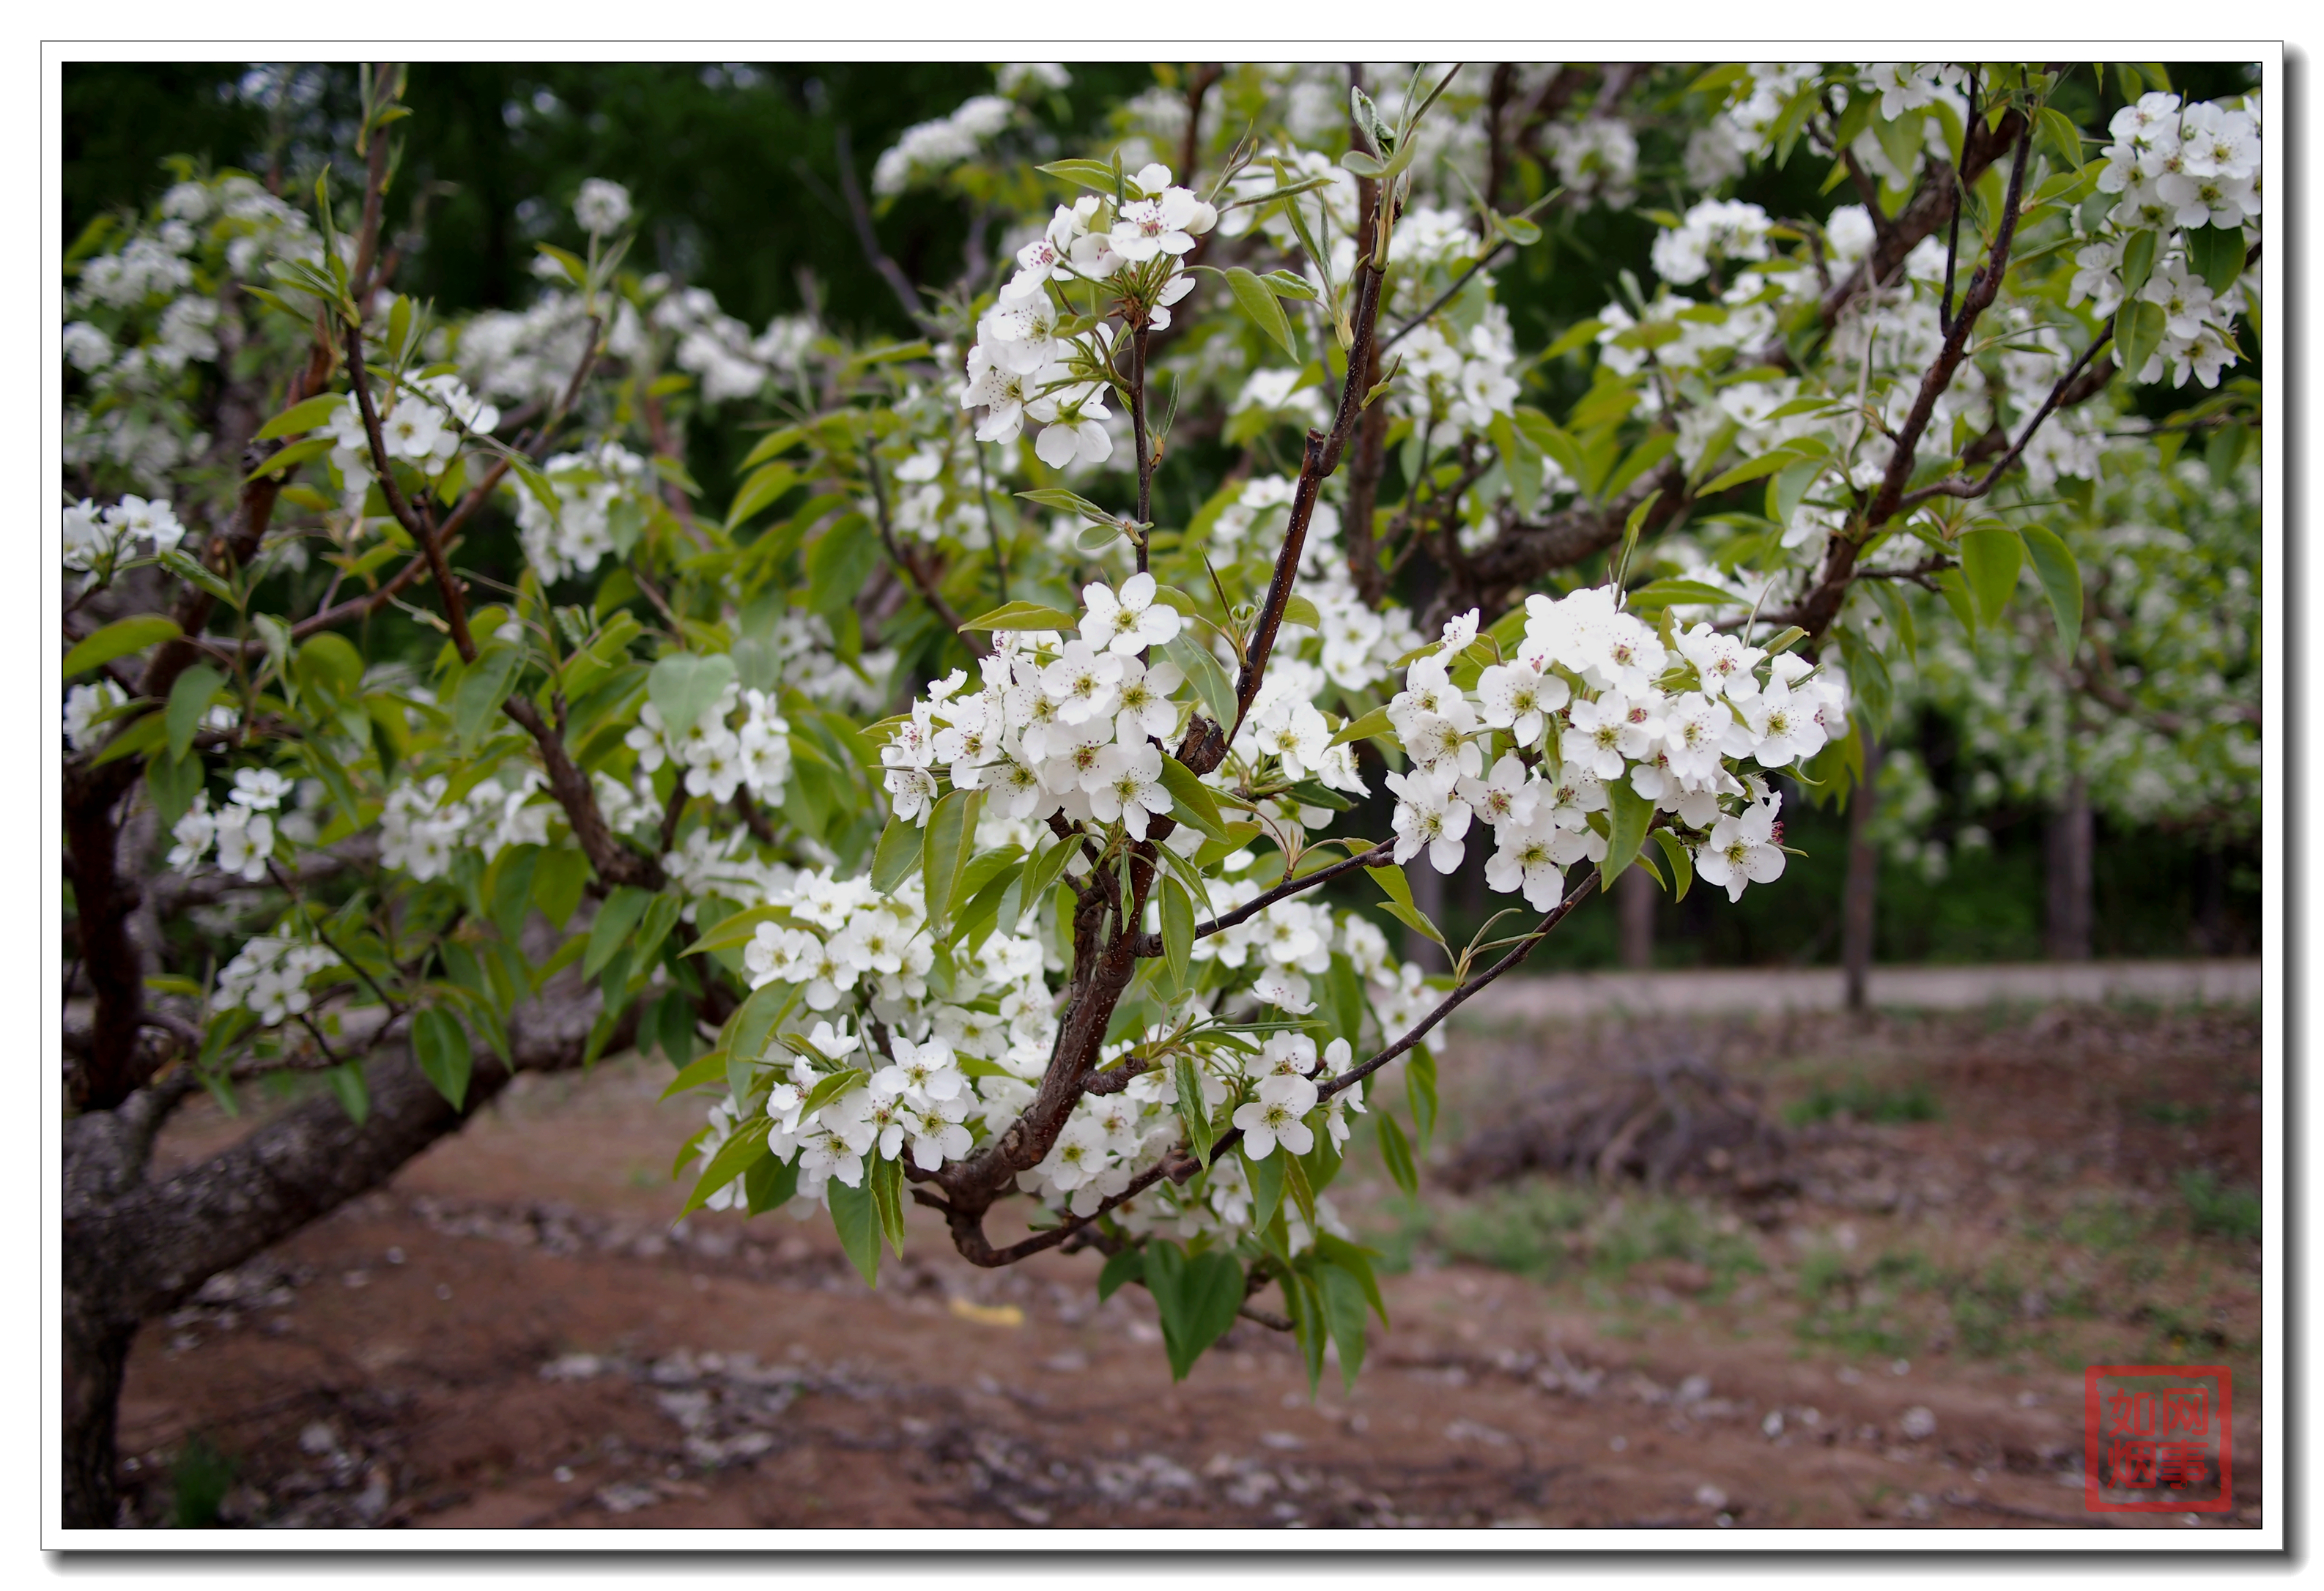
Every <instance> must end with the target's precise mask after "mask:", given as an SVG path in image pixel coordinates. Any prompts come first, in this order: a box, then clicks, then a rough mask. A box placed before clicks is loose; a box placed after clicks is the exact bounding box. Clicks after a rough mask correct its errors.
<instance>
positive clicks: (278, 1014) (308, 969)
mask: <svg viewBox="0 0 2324 1591" xmlns="http://www.w3.org/2000/svg"><path fill="white" fill-rule="evenodd" d="M338 964H339V958H338V957H337V955H335V954H333V953H332V952H331V951H330V949H329V947H327V946H326V945H320V944H311V943H308V942H306V941H304V940H299V939H291V938H288V937H284V936H281V935H277V934H272V933H261V934H259V935H257V936H256V937H254V938H253V939H252V940H251V941H250V942H249V943H246V944H244V946H243V947H242V949H241V950H240V951H239V952H236V954H235V958H234V960H233V961H228V962H227V963H226V965H225V966H224V967H221V968H220V969H218V980H217V989H215V990H213V991H212V993H211V997H210V1005H211V1007H212V1008H213V1009H215V1010H220V1011H225V1010H231V1009H233V1008H235V1007H242V1008H244V1009H245V1010H248V1011H249V1012H250V1013H251V1015H253V1016H256V1017H257V1018H258V1020H259V1021H260V1022H261V1023H263V1024H264V1025H267V1026H269V1027H272V1026H274V1025H276V1024H278V1023H280V1022H281V1021H282V1020H283V1019H284V1018H285V1017H287V1016H298V1015H299V1014H300V1012H302V1011H304V1010H306V1009H307V1008H308V1007H309V1006H310V1005H311V1004H313V999H312V997H311V996H310V995H309V991H308V989H307V980H308V979H310V978H312V977H313V976H314V975H315V974H316V973H318V972H320V971H322V970H325V969H326V968H329V967H336V966H337V965H338Z"/></svg>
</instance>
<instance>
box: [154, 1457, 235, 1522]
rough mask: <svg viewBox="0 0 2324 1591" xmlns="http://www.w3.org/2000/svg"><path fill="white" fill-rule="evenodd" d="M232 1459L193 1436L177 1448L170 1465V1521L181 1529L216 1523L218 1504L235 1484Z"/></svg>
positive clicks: (222, 1501) (223, 1501) (221, 1502)
mask: <svg viewBox="0 0 2324 1591" xmlns="http://www.w3.org/2000/svg"><path fill="white" fill-rule="evenodd" d="M234 1472H235V1463H234V1460H233V1459H231V1458H227V1457H226V1455H225V1454H223V1453H221V1452H219V1451H218V1450H217V1448H214V1447H212V1446H210V1443H209V1439H208V1438H207V1437H199V1436H198V1437H195V1438H194V1439H192V1440H190V1441H189V1442H188V1443H187V1444H186V1445H185V1446H184V1447H182V1448H179V1449H178V1456H177V1458H176V1459H175V1460H174V1461H173V1462H172V1463H171V1466H170V1491H171V1509H170V1522H171V1523H172V1524H174V1525H176V1526H177V1527H178V1528H179V1529H180V1530H181V1531H206V1530H208V1529H210V1528H211V1527H213V1526H215V1525H216V1524H217V1522H218V1508H219V1505H220V1504H223V1503H225V1501H226V1492H227V1490H228V1489H229V1488H230V1487H231V1486H233V1485H234Z"/></svg>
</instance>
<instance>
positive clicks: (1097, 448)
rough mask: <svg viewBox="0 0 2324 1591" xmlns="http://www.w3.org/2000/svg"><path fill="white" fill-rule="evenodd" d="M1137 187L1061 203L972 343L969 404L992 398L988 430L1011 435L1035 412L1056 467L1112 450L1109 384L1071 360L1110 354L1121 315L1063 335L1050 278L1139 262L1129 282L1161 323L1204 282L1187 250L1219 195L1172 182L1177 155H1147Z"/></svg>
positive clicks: (1150, 319)
mask: <svg viewBox="0 0 2324 1591" xmlns="http://www.w3.org/2000/svg"><path fill="white" fill-rule="evenodd" d="M1127 188H1128V191H1129V193H1130V194H1131V195H1134V196H1135V197H1132V198H1125V199H1124V200H1123V201H1122V202H1121V203H1120V204H1119V205H1117V204H1115V203H1114V201H1112V200H1111V199H1107V198H1101V197H1099V196H1097V195H1095V194H1091V195H1086V196H1084V198H1081V199H1079V200H1077V201H1076V202H1075V203H1074V204H1071V205H1059V206H1058V207H1057V208H1056V215H1055V216H1052V217H1051V218H1050V222H1049V225H1048V228H1047V231H1046V232H1044V233H1043V234H1042V235H1040V236H1039V237H1037V238H1035V239H1033V240H1032V241H1031V242H1030V243H1028V244H1025V246H1024V247H1023V248H1021V249H1019V251H1018V253H1017V263H1018V270H1017V272H1016V274H1015V275H1014V276H1012V277H1010V280H1009V282H1008V284H1007V285H1006V286H1004V287H1003V288H1002V289H1001V294H1000V297H999V299H998V300H997V301H996V302H995V304H994V305H993V308H991V311H990V312H988V313H987V314H986V315H985V316H984V317H983V318H982V319H981V320H980V321H978V323H977V328H976V341H975V343H974V345H972V346H971V347H970V349H969V351H968V362H967V378H968V379H967V381H966V382H964V384H963V386H962V388H961V391H960V405H961V407H962V408H963V409H983V410H984V418H983V419H982V421H980V422H979V423H978V425H977V428H976V438H977V440H978V441H980V442H1003V441H1009V440H1011V439H1013V438H1014V437H1016V436H1017V435H1018V434H1019V431H1021V430H1022V429H1023V428H1024V425H1025V422H1026V421H1027V420H1028V419H1029V420H1033V421H1035V422H1037V423H1038V424H1039V425H1040V426H1041V427H1043V429H1042V431H1041V433H1040V436H1039V437H1037V439H1036V440H1035V442H1034V445H1033V446H1034V451H1035V452H1036V453H1037V454H1038V455H1040V457H1041V460H1042V462H1043V463H1044V464H1048V465H1049V466H1050V467H1051V468H1053V469H1063V468H1064V467H1065V466H1066V465H1068V464H1103V463H1104V462H1105V461H1106V460H1107V459H1108V458H1109V457H1111V455H1112V453H1113V438H1112V436H1111V433H1110V432H1109V431H1108V429H1107V428H1106V426H1105V423H1104V422H1105V421H1106V420H1107V419H1108V418H1111V411H1110V410H1109V409H1107V408H1106V406H1105V402H1104V396H1103V394H1104V391H1105V388H1104V387H1103V385H1102V383H1100V382H1097V381H1093V380H1090V379H1087V378H1086V377H1085V376H1081V375H1077V374H1076V373H1075V372H1074V368H1073V365H1072V363H1071V362H1072V361H1073V360H1074V359H1075V358H1079V359H1081V360H1082V361H1084V362H1086V363H1104V362H1105V361H1106V358H1107V355H1108V353H1109V351H1110V350H1111V346H1112V343H1111V336H1112V326H1111V323H1110V322H1107V323H1101V324H1100V325H1099V326H1096V327H1094V328H1093V329H1092V330H1091V331H1089V332H1086V333H1084V334H1083V335H1082V336H1079V337H1075V338H1066V337H1061V336H1058V332H1059V330H1060V329H1061V326H1062V324H1063V322H1064V321H1065V316H1066V308H1065V305H1064V304H1063V303H1062V302H1060V301H1059V300H1058V299H1055V298H1053V297H1052V296H1051V292H1052V289H1051V284H1052V283H1056V282H1070V281H1077V280H1078V281H1098V282H1103V281H1108V280H1112V279H1114V278H1116V277H1120V276H1124V275H1125V273H1128V274H1129V275H1130V276H1134V277H1135V278H1136V279H1137V280H1136V281H1135V282H1134V283H1126V284H1125V285H1130V286H1132V287H1134V290H1135V297H1136V299H1137V302H1138V304H1139V311H1140V313H1142V314H1143V315H1144V317H1145V324H1146V326H1148V328H1149V329H1153V330H1159V329H1161V328H1162V327H1164V326H1168V325H1169V324H1170V306H1172V305H1174V304H1176V303H1177V302H1178V301H1179V300H1180V299H1183V298H1185V296H1186V294H1187V293H1189V292H1191V291H1193V290H1194V278H1193V277H1192V276H1190V275H1188V274H1186V272H1185V269H1184V267H1183V266H1182V265H1181V264H1180V263H1179V262H1180V260H1181V259H1182V258H1183V256H1185V254H1186V253H1189V252H1190V251H1192V250H1193V248H1194V240H1195V239H1196V238H1197V237H1199V236H1201V235H1203V233H1206V232H1208V231H1210V230H1211V228H1213V226H1215V225H1218V220H1219V216H1218V211H1217V210H1216V209H1215V208H1213V207H1212V206H1211V205H1209V204H1207V203H1205V202H1204V201H1203V200H1202V199H1199V198H1195V197H1194V194H1193V193H1192V192H1191V191H1189V190H1188V189H1184V188H1176V187H1173V186H1172V185H1171V182H1170V169H1169V168H1168V167H1167V166H1163V165H1158V164H1157V165H1148V166H1147V167H1144V168H1143V169H1141V170H1139V172H1138V174H1137V175H1136V176H1135V177H1133V178H1130V179H1128V182H1127ZM1157 261H1160V262H1163V263H1162V264H1161V265H1160V266H1159V267H1157V265H1156V263H1155V262H1157Z"/></svg>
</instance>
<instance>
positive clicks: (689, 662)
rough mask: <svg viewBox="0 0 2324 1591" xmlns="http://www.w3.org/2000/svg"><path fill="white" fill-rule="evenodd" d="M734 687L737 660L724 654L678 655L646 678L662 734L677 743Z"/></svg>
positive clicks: (654, 667)
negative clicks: (659, 716) (679, 738)
mask: <svg viewBox="0 0 2324 1591" xmlns="http://www.w3.org/2000/svg"><path fill="white" fill-rule="evenodd" d="M733 683H734V659H733V658H730V657H728V656H727V655H726V654H724V652H713V653H711V654H709V655H707V656H702V655H698V654H696V653H692V652H676V653H673V654H671V655H670V656H669V657H667V658H662V659H661V660H660V661H659V662H658V663H656V664H655V665H654V666H653V670H652V672H651V673H650V674H648V675H647V676H646V700H648V701H649V702H651V703H652V704H653V708H654V711H655V712H656V713H659V714H660V715H661V722H662V732H663V734H664V735H665V736H666V737H667V738H669V740H677V739H678V737H680V736H681V735H684V734H685V733H686V732H687V731H688V730H690V729H692V728H693V727H694V726H695V724H696V722H698V721H699V720H700V719H701V717H702V715H703V714H704V713H707V712H708V711H709V710H710V708H711V707H712V705H713V704H715V703H716V702H717V700H718V697H719V695H720V694H721V693H723V692H724V690H725V689H726V687H727V686H728V685H732V684H733Z"/></svg>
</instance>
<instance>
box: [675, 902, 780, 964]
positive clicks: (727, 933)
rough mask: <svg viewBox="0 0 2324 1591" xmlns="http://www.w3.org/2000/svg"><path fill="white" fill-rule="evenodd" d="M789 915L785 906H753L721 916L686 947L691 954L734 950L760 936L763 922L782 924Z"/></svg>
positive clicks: (699, 954)
mask: <svg viewBox="0 0 2324 1591" xmlns="http://www.w3.org/2000/svg"><path fill="white" fill-rule="evenodd" d="M788 915H789V913H788V908H787V907H784V906H752V907H750V908H749V909H748V910H746V911H740V912H736V913H735V914H734V915H732V916H728V917H721V918H719V919H718V922H717V924H715V926H713V927H712V928H711V929H710V931H709V932H708V933H704V934H701V935H700V936H698V937H697V938H696V940H695V942H694V943H692V944H689V945H687V947H686V951H685V953H686V954H687V955H689V956H702V955H708V954H709V953H710V952H713V951H722V950H733V949H736V948H738V947H740V946H742V945H746V944H748V943H751V942H752V940H754V939H756V938H758V936H759V924H761V923H776V924H780V923H781V922H782V920H783V918H784V917H786V916H788Z"/></svg>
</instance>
